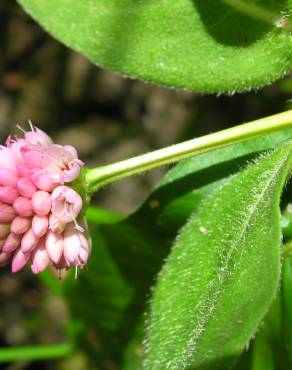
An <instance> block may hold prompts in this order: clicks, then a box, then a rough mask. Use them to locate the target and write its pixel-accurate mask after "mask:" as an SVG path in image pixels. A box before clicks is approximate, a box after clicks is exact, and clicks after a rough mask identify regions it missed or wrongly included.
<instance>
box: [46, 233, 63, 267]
mask: <svg viewBox="0 0 292 370" xmlns="http://www.w3.org/2000/svg"><path fill="white" fill-rule="evenodd" d="M46 248H47V251H48V254H49V257H50V259H51V260H52V261H53V262H54V263H55V264H58V263H59V262H60V260H61V257H62V254H63V249H64V240H63V236H62V234H54V233H53V232H51V231H50V232H48V235H47V239H46Z"/></svg>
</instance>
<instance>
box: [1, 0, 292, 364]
mask: <svg viewBox="0 0 292 370" xmlns="http://www.w3.org/2000/svg"><path fill="white" fill-rule="evenodd" d="M0 76H1V79H0V137H1V141H2V142H4V141H5V139H6V137H7V136H8V134H9V133H11V132H13V133H16V132H17V129H16V128H15V125H16V124H17V123H19V124H21V126H22V127H23V128H28V124H27V120H28V119H31V120H32V121H33V123H34V124H35V125H36V126H38V127H39V128H41V129H43V130H45V131H46V132H47V133H48V134H49V135H51V136H52V137H53V139H54V140H55V141H56V142H58V143H61V144H64V143H66V144H71V145H74V146H76V147H77V149H78V151H79V154H80V158H81V159H82V160H84V161H85V162H86V164H87V165H88V166H96V165H98V164H105V163H111V162H115V161H118V160H121V159H125V158H128V157H131V156H133V155H136V154H139V153H142V152H146V151H149V150H153V149H156V148H161V147H163V146H166V145H170V144H173V143H177V142H180V141H182V140H186V139H190V138H193V137H196V136H200V135H203V134H206V133H209V132H213V131H217V130H221V129H224V128H226V127H229V126H233V125H235V124H239V123H242V122H246V121H250V120H253V119H256V118H259V117H263V116H265V115H269V114H273V113H278V112H280V111H282V110H284V109H287V108H288V107H289V105H291V104H290V103H289V99H290V96H291V92H292V81H291V77H290V76H288V77H286V78H285V79H283V80H281V81H278V82H277V83H275V84H273V85H271V86H269V87H266V88H264V89H262V90H259V91H257V92H250V93H246V94H238V95H234V96H215V95H205V96H202V95H200V94H196V93H193V92H188V91H177V90H170V89H166V88H163V87H159V86H156V85H151V84H145V83H143V82H139V81H133V80H130V79H125V78H123V77H121V76H119V75H117V74H115V73H112V72H109V71H105V70H102V69H100V68H98V67H96V66H94V65H92V64H91V63H90V62H89V61H87V60H86V59H85V58H84V57H83V56H81V55H80V54H77V53H75V52H74V51H72V50H69V49H67V48H66V47H65V46H63V45H62V44H60V43H59V42H57V41H56V40H54V39H53V38H52V37H50V36H49V35H48V34H46V33H45V32H44V31H43V30H42V29H41V28H40V27H39V26H38V25H37V24H36V23H35V22H34V21H33V20H32V19H31V18H30V17H29V16H27V15H26V14H25V13H24V12H23V11H22V10H21V8H20V7H19V6H18V5H17V4H16V2H14V1H2V2H1V4H0ZM165 170H166V169H159V170H155V171H152V172H150V173H147V174H145V175H143V176H137V177H134V178H131V179H129V180H126V181H122V182H120V183H119V184H117V185H113V186H110V187H108V188H107V189H104V190H102V191H100V192H99V193H98V194H97V195H96V197H95V202H96V204H97V205H98V206H100V207H106V208H109V209H113V210H116V211H118V212H121V213H124V214H128V213H130V212H132V211H133V210H135V209H136V208H137V207H138V206H139V204H141V202H143V199H144V198H145V197H146V195H147V194H148V193H149V192H150V190H151V189H152V188H153V187H154V186H155V184H156V183H157V182H158V181H159V179H160V178H161V177H162V175H163V173H164V172H165ZM0 302H1V305H0V344H1V346H17V345H26V344H34V343H38V344H42V343H44V344H46V343H54V342H59V341H62V340H63V339H64V338H63V337H64V325H65V321H66V317H67V312H66V307H65V306H64V304H63V302H62V301H61V300H59V299H58V298H56V297H55V296H54V295H53V294H52V293H50V292H49V291H48V290H47V289H45V288H44V287H43V286H42V284H41V283H40V282H39V280H38V279H37V278H36V277H35V276H32V274H31V273H30V271H29V269H27V270H26V271H24V272H21V273H19V274H18V275H15V276H12V275H11V274H10V272H9V269H2V270H1V272H0ZM0 369H7V370H8V369H9V370H17V369H30V370H32V369H58V370H63V369H72V370H75V369H76V370H82V369H86V370H87V369H88V368H87V365H86V359H85V358H84V357H83V355H82V354H76V355H74V357H72V358H70V359H69V360H62V361H61V360H59V361H49V362H47V363H45V362H39V363H37V362H36V363H29V362H21V363H15V364H6V365H0Z"/></svg>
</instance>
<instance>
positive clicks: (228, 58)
mask: <svg viewBox="0 0 292 370" xmlns="http://www.w3.org/2000/svg"><path fill="white" fill-rule="evenodd" d="M250 2H252V3H256V4H258V5H260V6H262V7H269V9H270V10H272V11H273V12H275V13H276V14H279V18H280V14H281V13H286V14H289V13H290V11H291V8H292V5H291V3H290V2H288V1H286V0H271V1H269V2H267V1H264V0H261V1H256V0H254V1H250ZM19 3H20V4H21V5H22V6H23V7H24V9H25V10H26V11H27V12H28V13H29V14H30V15H31V16H32V17H33V18H34V19H35V20H36V21H38V22H39V23H40V24H41V25H42V26H43V27H44V28H45V29H46V30H47V31H48V32H50V33H51V34H52V35H53V36H55V37H56V38H57V39H59V40H60V41H61V42H63V43H64V44H66V45H67V46H69V47H71V48H73V49H75V50H77V51H79V52H81V53H82V54H84V55H85V56H86V57H88V58H89V59H90V60H91V61H92V62H93V63H95V64H97V65H100V66H102V67H105V68H107V69H110V70H113V71H117V72H119V73H121V74H122V75H126V76H129V77H133V78H139V79H142V80H145V81H150V82H155V83H159V84H162V85H167V86H172V87H177V88H188V89H191V90H195V91H201V92H229V93H232V92H234V91H244V90H249V89H251V88H258V87H261V86H264V85H266V84H268V83H271V82H273V81H274V80H276V79H278V78H279V77H281V76H283V75H284V74H286V73H288V72H289V70H290V68H291V64H292V62H291V60H292V58H291V57H292V48H291V39H290V34H289V32H288V31H287V30H285V28H284V29H282V28H277V27H276V25H273V24H271V25H270V24H266V23H263V22H262V21H260V20H258V19H257V18H250V17H249V16H247V15H244V14H242V13H239V12H238V11H237V10H235V9H234V8H233V7H231V6H230V5H227V4H226V3H224V2H223V1H217V2H216V6H214V0H176V1H173V0H164V1H157V0H98V1H97V0H82V1H74V0H50V1H44V0H42V1H40V0H19ZM255 15H257V14H255Z"/></svg>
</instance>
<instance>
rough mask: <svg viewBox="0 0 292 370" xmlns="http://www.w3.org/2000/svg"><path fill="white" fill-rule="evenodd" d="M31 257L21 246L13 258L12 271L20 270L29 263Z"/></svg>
mask: <svg viewBox="0 0 292 370" xmlns="http://www.w3.org/2000/svg"><path fill="white" fill-rule="evenodd" d="M29 259H30V253H25V254H24V253H23V252H22V250H21V249H20V248H19V249H17V251H16V252H15V253H14V255H13V258H12V265H11V269H12V272H13V273H14V272H18V271H20V270H21V269H23V267H24V266H25V265H26V264H27V262H28V261H29Z"/></svg>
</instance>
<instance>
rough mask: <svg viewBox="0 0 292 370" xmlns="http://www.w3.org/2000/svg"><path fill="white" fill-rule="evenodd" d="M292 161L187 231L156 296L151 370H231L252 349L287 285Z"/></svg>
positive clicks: (249, 174) (223, 195) (286, 159)
mask: <svg viewBox="0 0 292 370" xmlns="http://www.w3.org/2000/svg"><path fill="white" fill-rule="evenodd" d="M291 153H292V145H286V146H285V147H283V148H281V149H279V150H278V151H276V152H274V153H273V154H270V155H268V156H267V157H265V158H262V159H261V160H259V161H258V162H256V163H255V164H253V165H250V166H249V167H248V168H247V169H246V170H245V171H243V172H242V173H241V174H239V175H238V176H236V177H235V178H233V179H231V180H230V181H229V182H228V183H227V184H226V185H225V186H224V187H222V189H221V190H220V191H218V192H217V193H216V195H215V196H214V197H213V198H212V200H210V201H209V202H208V203H206V204H204V206H202V207H201V210H200V211H199V212H198V213H197V214H196V215H195V217H192V218H191V219H190V221H189V222H188V223H187V225H186V226H185V227H184V228H183V230H182V232H181V234H180V236H179V237H178V239H177V241H176V243H175V246H174V248H173V251H172V253H171V254H170V256H169V258H168V259H167V262H166V264H165V266H164V268H163V269H162V272H161V273H160V275H159V279H158V283H157V286H156V289H155V292H154V296H153V300H152V309H151V315H150V318H149V329H148V341H147V347H146V349H147V358H146V361H145V369H151V370H160V369H171V370H176V369H177V370H183V369H188V370H190V369H192V370H197V369H198V370H207V369H210V370H215V369H222V370H223V369H224V370H226V369H228V368H230V366H231V365H232V364H233V363H234V360H235V359H236V358H237V357H238V356H239V355H240V353H241V352H242V350H243V348H244V347H245V345H246V344H247V343H248V342H249V340H250V338H251V337H252V335H253V334H254V333H255V330H256V328H257V326H258V324H259V322H260V320H261V319H262V318H263V315H264V314H265V312H266V311H267V309H268V307H269V305H270V304H271V302H272V299H273V298H274V297H275V295H276V291H277V288H278V284H279V277H280V240H281V230H280V210H279V201H280V194H281V190H282V187H283V185H284V182H285V179H286V177H287V175H288V173H289V171H290V170H291V161H292V154H291ZM235 333H236V335H234V334H235Z"/></svg>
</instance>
